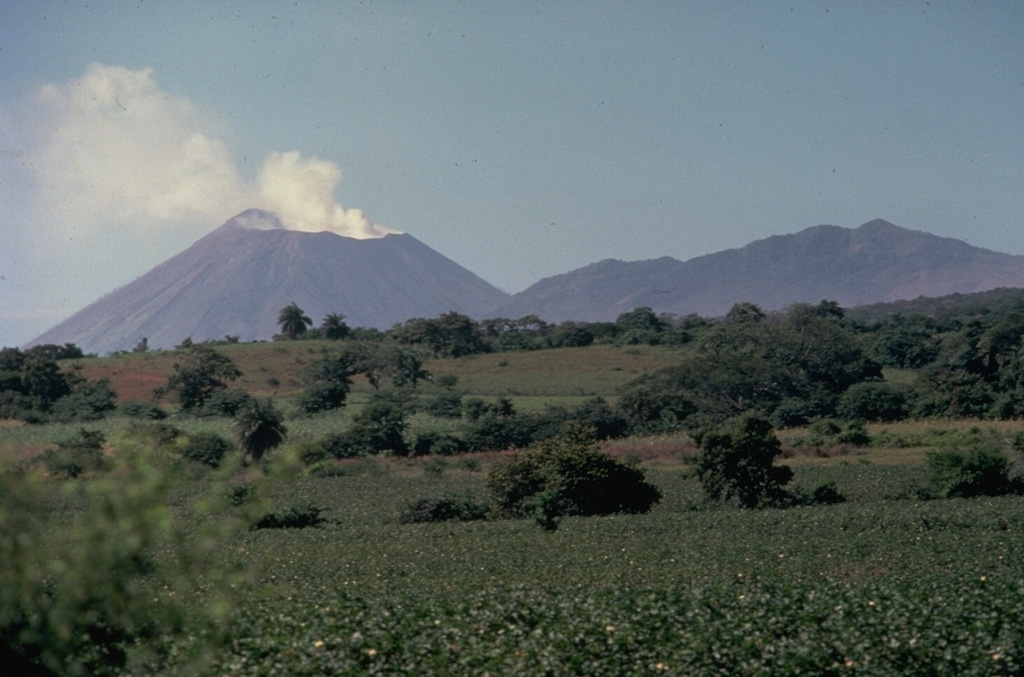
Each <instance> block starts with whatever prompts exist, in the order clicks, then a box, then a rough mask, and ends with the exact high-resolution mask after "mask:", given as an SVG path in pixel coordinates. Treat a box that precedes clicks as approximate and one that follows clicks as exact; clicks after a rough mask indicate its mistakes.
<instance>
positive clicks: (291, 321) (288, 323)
mask: <svg viewBox="0 0 1024 677" xmlns="http://www.w3.org/2000/svg"><path fill="white" fill-rule="evenodd" d="M277 323H278V324H279V325H281V333H282V334H284V335H285V336H287V337H288V338H290V339H292V340H295V339H297V338H298V337H299V336H300V335H301V334H305V333H306V327H307V326H312V325H313V320H311V319H309V317H307V316H306V313H305V311H304V310H302V308H299V306H297V305H296V304H295V302H294V301H292V302H291V304H289V305H287V306H285V307H284V308H282V309H281V312H280V313H279V314H278V316H277Z"/></svg>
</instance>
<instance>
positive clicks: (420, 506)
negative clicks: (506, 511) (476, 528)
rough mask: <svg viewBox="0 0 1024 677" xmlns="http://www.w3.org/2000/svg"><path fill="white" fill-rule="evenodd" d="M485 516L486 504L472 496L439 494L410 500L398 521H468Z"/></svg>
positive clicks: (409, 522) (408, 522) (406, 522)
mask: <svg viewBox="0 0 1024 677" xmlns="http://www.w3.org/2000/svg"><path fill="white" fill-rule="evenodd" d="M486 517H487V506H486V504H484V503H481V502H480V501H478V500H476V499H475V498H473V497H472V496H468V495H466V496H440V497H429V498H420V499H417V500H415V501H413V502H411V503H410V504H409V505H408V506H406V507H405V509H403V510H402V514H401V515H400V516H399V518H398V521H399V522H401V523H402V524H412V523H417V522H451V521H459V522H469V521H472V520H482V519H485V518H486Z"/></svg>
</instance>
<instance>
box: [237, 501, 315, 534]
mask: <svg viewBox="0 0 1024 677" xmlns="http://www.w3.org/2000/svg"><path fill="white" fill-rule="evenodd" d="M322 512H323V508H321V507H319V506H315V505H310V504H308V503H304V504H301V505H292V506H289V507H287V508H285V509H284V510H279V511H276V512H269V513H267V514H265V515H263V516H261V517H260V518H259V519H258V520H256V523H255V524H254V525H253V527H252V528H253V529H305V528H306V527H319V526H321V525H322V524H323V523H324V522H326V521H327V520H326V518H325V517H323V515H321V513H322Z"/></svg>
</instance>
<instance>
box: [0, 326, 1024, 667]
mask: <svg viewBox="0 0 1024 677" xmlns="http://www.w3.org/2000/svg"><path fill="white" fill-rule="evenodd" d="M223 350H225V351H228V352H233V355H234V359H236V361H237V362H238V364H239V365H240V366H241V368H242V370H243V373H244V374H245V376H244V377H243V379H242V381H243V382H244V385H245V386H246V387H247V388H249V387H251V390H252V391H254V392H257V393H259V394H261V395H270V394H272V393H273V392H275V391H276V397H277V398H278V399H279V401H283V402H285V404H284V405H283V406H284V407H285V408H286V410H287V407H288V406H289V405H288V404H287V401H286V398H287V397H288V396H289V395H290V394H294V393H296V392H297V391H298V385H297V383H298V382H297V381H295V383H292V380H294V379H295V378H296V374H297V372H298V370H300V369H301V366H302V363H303V362H304V361H306V360H307V359H312V358H313V357H315V355H316V354H317V352H318V350H319V348H318V347H316V346H312V347H311V346H308V345H300V346H288V347H287V349H285V350H281V346H277V345H275V344H262V345H258V346H227V347H225V348H223ZM311 350H312V351H313V352H310V351H311ZM673 355H674V353H673V351H672V349H669V348H659V347H649V346H645V347H639V348H632V347H631V348H621V347H614V346H593V347H590V348H584V349H560V350H552V351H538V352H535V353H510V354H489V355H480V356H476V357H472V358H463V359H458V360H451V359H449V360H442V359H438V360H431V361H429V362H428V364H427V367H428V369H430V370H431V372H432V373H434V374H435V375H437V374H452V375H455V376H457V377H458V383H459V386H460V388H461V389H462V390H463V391H464V392H465V393H466V394H467V395H471V396H474V397H482V398H484V399H486V400H488V401H493V400H496V399H497V398H499V397H508V398H510V399H511V401H512V402H513V403H514V405H515V407H516V408H517V410H522V411H533V410H538V411H539V410H541V409H543V408H545V407H547V406H550V405H552V404H574V403H578V402H580V401H582V400H583V399H585V398H587V397H591V396H594V395H599V396H603V397H606V398H609V399H611V398H614V397H615V395H616V393H617V388H618V386H620V385H621V384H622V383H625V382H627V381H628V380H630V379H632V378H633V377H635V376H636V375H638V374H642V373H647V372H650V371H652V370H654V369H657V368H658V367H660V366H664V365H665V364H668V363H671V361H672V359H673ZM79 363H80V364H82V366H83V371H84V372H85V373H87V374H88V375H89V377H90V378H97V377H100V376H106V377H108V378H110V379H111V381H112V383H113V384H114V387H115V389H117V390H118V392H119V394H121V399H123V400H124V399H147V398H148V397H149V394H148V392H147V393H142V389H143V385H142V384H145V388H149V389H151V388H152V387H154V386H155V385H159V384H160V383H161V382H163V381H164V380H166V377H167V374H168V373H169V371H170V369H171V368H172V367H171V365H172V363H173V355H161V354H152V355H142V356H140V355H128V356H119V357H116V358H104V359H100V360H92V359H83V360H80V361H79ZM268 379H276V382H277V383H278V386H277V388H276V389H274V388H270V386H268V385H267V380H268ZM132 384H135V386H133V385H132ZM261 384H262V385H261ZM136 386H137V387H138V389H139V393H140V394H138V395H137V397H136V396H135V395H131V396H129V397H125V395H124V394H123V393H122V390H123V389H124V390H125V392H131V388H132V387H136ZM435 391H436V386H434V385H431V384H424V385H423V386H422V389H421V391H420V396H421V397H429V396H430V395H432V394H433V393H434V392H435ZM371 392H372V388H371V387H370V385H369V384H368V383H366V382H365V381H362V380H360V381H357V383H356V386H355V388H354V389H353V392H352V394H351V395H350V397H349V401H348V404H347V406H346V407H345V408H344V409H342V410H340V411H338V412H335V413H326V414H322V415H318V416H313V417H307V418H294V417H293V418H288V419H287V420H286V421H285V423H286V425H287V427H288V432H289V438H288V443H287V444H286V445H285V446H284V447H282V448H281V449H279V450H277V451H276V452H275V453H274V455H273V456H272V457H271V459H270V462H269V463H268V464H267V465H266V466H265V467H263V468H262V469H261V468H256V467H251V466H249V467H246V466H242V465H240V464H238V463H234V464H228V465H227V466H226V467H224V468H221V469H219V470H215V469H212V468H203V467H200V466H198V465H195V464H193V465H189V464H184V463H182V462H181V461H180V459H178V458H172V457H171V456H169V455H167V454H166V453H163V452H147V451H145V450H144V449H142V448H141V447H142V446H144V445H143V444H142V443H141V442H140V441H139V438H138V437H137V431H138V430H139V425H140V424H139V422H138V421H133V420H132V419H128V418H125V417H122V416H111V417H108V418H105V419H103V420H101V421H97V422H95V423H89V424H86V425H85V427H87V428H89V429H95V430H99V431H100V432H102V433H103V435H104V437H105V438H106V439H107V441H108V445H107V453H108V454H109V455H110V456H111V461H112V462H115V463H114V465H113V467H112V469H111V470H109V471H108V472H106V473H97V474H95V475H91V474H86V475H83V476H82V477H79V478H77V479H73V480H57V479H55V478H47V477H43V478H38V477H37V478H35V479H32V480H31V481H29V479H31V478H29V479H26V478H23V477H22V476H21V475H17V474H16V473H15V474H11V473H7V474H5V475H4V476H3V477H2V478H0V479H2V481H3V482H4V485H3V487H0V489H3V490H4V491H5V492H7V493H6V494H5V502H4V503H2V504H0V508H2V509H0V526H4V528H5V529H7V530H8V531H7V532H0V535H2V533H16V534H20V536H18V538H20V539H22V540H20V541H19V540H18V539H17V538H16V539H14V540H12V541H10V542H6V541H4V542H0V545H3V546H4V547H5V548H6V549H4V550H2V551H0V552H2V553H6V556H9V557H10V558H11V560H12V561H11V562H7V563H5V564H8V565H11V566H13V565H14V564H17V565H18V566H19V567H21V566H26V567H27V570H31V566H38V567H43V568H44V569H45V570H46V571H47V572H48V574H47V577H46V578H45V581H44V582H45V586H44V590H45V591H48V592H45V593H40V594H44V597H45V595H51V596H52V597H50V598H48V599H52V600H54V601H53V602H52V607H51V611H50V613H51V614H52V615H53V618H57V619H58V620H59V618H61V614H68V615H69V617H74V616H75V615H76V614H84V613H89V611H88V610H89V609H92V608H93V607H94V606H96V605H101V606H102V605H103V604H105V603H106V602H103V601H102V600H105V599H109V598H110V593H109V590H111V589H112V587H113V588H116V589H117V590H119V591H120V593H121V594H124V595H125V597H126V599H128V600H130V601H129V602H127V603H126V604H125V608H124V609H120V608H118V609H116V610H115V611H108V612H109V613H112V614H115V616H116V614H117V613H122V612H123V613H125V614H128V613H129V612H130V611H131V610H132V609H135V608H136V606H134V605H140V608H143V609H149V608H150V607H149V606H148V605H153V608H154V609H156V610H157V611H153V613H154V614H156V615H154V618H160V619H165V616H163V615H159V614H166V619H169V620H161V621H160V622H159V623H156V624H155V625H154V626H153V627H156V628H166V629H165V630H161V631H159V632H155V633H152V634H150V635H145V633H144V632H143V630H145V628H146V627H148V626H145V625H144V626H143V627H142V629H141V630H139V632H140V633H142V634H140V636H142V635H145V639H144V640H142V639H140V640H138V643H137V645H136V646H135V649H136V650H137V651H136V653H133V654H132V657H131V658H130V660H128V661H127V665H128V668H127V670H128V672H130V673H131V674H190V675H191V674H209V675H223V674H231V675H326V674H352V675H365V674H379V675H582V674H585V675H796V674H806V675H830V674H831V675H893V674H901V675H1016V674H1022V673H1024V498H1022V497H1021V496H1003V497H993V498H986V497H982V498H971V499H931V500H927V499H926V498H925V497H923V495H922V493H921V491H920V489H921V487H923V486H924V485H925V484H926V483H927V480H928V478H927V469H926V464H925V459H926V457H927V454H928V453H929V452H930V451H932V450H935V449H939V448H944V447H948V446H950V445H957V444H960V443H963V444H967V443H968V442H970V441H971V440H974V439H979V438H985V439H991V440H997V441H1001V442H1002V443H1006V442H1007V440H1009V439H1011V438H1012V437H1013V436H1014V435H1015V434H1017V433H1018V432H1019V431H1020V429H1021V425H1020V423H1019V422H1012V421H1011V422H992V421H939V420H936V421H928V422H920V421H918V422H900V423H885V424H882V423H878V424H870V425H868V426H867V428H866V431H867V434H868V435H869V437H870V440H871V442H870V444H868V445H865V446H861V447H852V446H849V445H839V444H831V443H827V442H824V441H822V440H820V439H817V438H815V436H814V432H813V431H812V430H811V429H809V428H792V429H784V430H780V431H779V438H780V439H781V440H782V443H783V451H784V454H783V462H784V463H785V464H787V465H789V466H790V467H791V468H792V469H793V470H794V473H795V474H794V479H793V482H792V483H793V484H795V485H798V486H800V487H805V488H808V489H809V488H811V487H815V486H818V485H821V484H823V483H825V482H834V483H835V486H836V488H837V489H838V490H839V491H840V492H841V493H842V495H843V496H844V497H845V499H846V500H845V502H842V503H838V504H834V505H813V506H805V507H791V508H788V509H775V508H770V509H761V510H743V509H740V508H738V507H736V506H734V505H731V504H726V505H718V504H710V503H708V502H706V501H705V499H704V495H703V493H702V489H701V485H700V483H699V481H698V479H697V477H696V470H695V458H696V454H697V450H696V447H695V445H694V442H693V440H692V439H690V438H689V437H688V436H687V435H686V434H684V433H671V434H660V435H651V436H646V437H644V436H636V437H627V438H623V439H617V440H609V441H606V442H604V443H602V449H603V450H604V451H606V452H608V453H609V454H611V455H612V456H614V457H616V458H621V459H626V460H630V461H632V462H636V463H639V464H640V467H641V468H642V469H643V470H644V472H645V473H646V478H647V480H648V481H649V482H651V483H653V484H654V485H655V486H657V487H658V489H659V490H660V491H661V493H662V498H661V500H660V502H659V503H658V504H657V505H656V506H655V507H654V508H653V509H652V510H651V511H650V512H648V513H646V514H639V515H629V514H619V515H610V516H602V517H576V516H565V517H562V518H561V519H560V520H559V523H558V527H557V529H553V530H545V529H542V528H540V526H538V523H536V522H535V521H534V520H531V519H496V518H491V519H486V520H476V521H446V522H433V523H406V521H405V520H403V519H402V517H403V514H405V512H406V511H407V509H408V508H409V506H410V505H412V504H413V503H414V502H415V501H417V500H419V499H423V498H428V497H438V496H446V497H464V498H471V499H473V500H476V501H481V502H485V501H486V500H487V498H488V488H487V477H488V473H489V472H490V471H491V469H492V468H494V467H495V464H497V463H499V462H500V461H501V459H503V458H504V457H505V456H506V455H507V454H509V453H512V452H487V453H470V454H460V455H453V456H444V457H441V456H434V457H431V456H426V457H415V458H413V457H409V458H405V457H364V458H353V459H346V460H341V461H336V462H333V464H332V465H331V466H330V472H329V473H324V474H323V476H316V475H314V474H312V473H311V472H309V469H308V468H306V467H304V466H303V464H302V463H301V462H300V461H299V459H298V457H297V454H298V452H297V451H296V449H298V448H300V447H301V443H302V442H303V441H308V440H314V439H317V438H320V437H322V436H324V435H327V434H330V433H334V432H338V431H341V430H342V429H343V428H344V427H345V426H346V425H348V424H349V423H350V422H351V421H352V418H353V416H355V415H356V413H357V412H359V411H360V409H361V408H362V407H363V406H364V405H365V404H366V402H367V401H368V399H369V397H370V394H371ZM168 421H170V422H171V423H173V425H174V426H176V427H179V428H181V429H183V430H185V431H186V432H187V433H189V434H196V433H205V432H212V433H216V434H218V435H223V436H230V435H231V421H230V420H229V419H225V418H217V417H212V418H190V417H179V416H172V417H171V418H170V419H168ZM452 425H454V424H452V423H450V422H446V421H445V420H443V419H439V418H435V417H433V416H430V415H428V414H426V413H423V412H417V413H415V414H413V415H412V416H411V417H410V420H409V429H410V431H411V432H413V433H414V432H416V431H418V430H446V427H450V426H452ZM81 427H82V424H56V423H49V424H45V425H21V424H13V423H11V424H4V425H3V427H0V456H2V457H3V458H4V460H5V461H7V462H8V464H10V463H22V464H23V463H24V462H25V461H26V459H30V458H31V457H33V456H34V455H36V454H39V453H41V452H42V451H43V450H44V449H46V448H48V447H50V446H52V445H54V444H56V443H57V442H58V441H59V440H61V439H64V438H67V437H69V436H71V435H73V434H74V433H75V432H76V431H77V430H78V429H80V428H81ZM131 454H138V458H139V459H142V460H140V461H139V462H138V463H135V462H134V461H133V462H131V463H127V464H125V465H119V464H118V463H116V461H117V458H115V457H117V456H119V455H120V456H125V457H127V456H129V455H131ZM1013 460H1014V461H1015V462H1016V463H1017V464H1018V466H1019V463H1020V459H1019V458H1016V457H1014V459H1013ZM250 493H251V496H250V495H249V494H250ZM241 496H245V497H246V498H245V499H244V500H239V501H237V502H233V501H234V498H237V497H241ZM228 497H230V498H231V500H227V498H228ZM19 501H20V502H19ZM236 503H237V505H236ZM19 506H20V507H19ZM310 506H313V507H315V508H316V510H317V512H318V516H319V519H318V520H317V523H316V524H315V525H309V526H306V528H250V526H248V525H251V524H252V523H253V520H252V516H253V515H256V514H260V513H278V514H280V513H283V512H286V511H288V510H302V509H304V508H308V507H310ZM29 507H30V508H31V509H30V508H29ZM19 510H23V512H18V511H19ZM28 515H32V517H31V518H29V517H28ZM33 520H34V521H33ZM22 521H24V523H25V524H29V523H30V522H31V523H32V524H36V525H37V527H38V525H43V527H42V528H36V527H33V529H36V530H35V531H33V530H31V529H30V528H29V527H28V526H25V527H24V529H25V530H24V531H21V532H18V531H17V530H16V529H15V531H13V532H11V531H10V529H11V528H12V527H11V525H14V527H15V528H22V527H19V526H18V525H19V524H22ZM24 543H28V544H30V545H31V546H32V547H31V548H28V549H25V548H24V547H23V544H24ZM136 546H138V547H139V548H144V552H145V553H146V556H145V558H143V560H144V561H142V560H140V561H141V562H142V563H141V564H140V561H136V560H137V559H138V556H137V554H134V553H136V550H133V549H132V548H135V547H136ZM112 562H113V563H114V564H111V563H112ZM122 566H123V567H126V568H125V569H124V570H123V571H128V572H135V573H129V574H123V573H119V572H122V569H121V568H119V567H122ZM135 566H138V567H140V568H139V569H138V570H137V571H136V570H135V569H133V568H132V567H135ZM21 570H22V569H21V568H18V571H21ZM138 571H142V572H143V575H142V576H141V577H138V576H136V574H137V573H138ZM19 575H21V574H19ZM121 575H124V576H125V580H126V581H128V582H127V583H125V584H124V587H123V588H120V587H117V586H118V585H119V583H118V580H119V579H118V577H119V576H121ZM5 580H14V581H21V580H22V579H20V578H17V577H15V578H14V579H10V578H8V579H5ZM62 590H63V591H64V592H63V593H60V591H62ZM55 591H56V592H55ZM58 593H60V594H58ZM11 594H13V593H10V594H7V596H5V593H3V592H0V620H2V613H3V611H4V607H3V605H4V604H11V603H13V602H12V600H13V597H11V596H10V595H11ZM62 595H63V596H62ZM90 605H93V606H90ZM103 608H107V607H103ZM158 612H159V613H158ZM146 613H149V612H148V611H147V612H146ZM55 623H56V621H55ZM161 623H162V624H163V625H161ZM5 640H9V638H5ZM54 641H58V640H54ZM59 641H62V642H63V641H67V642H71V641H72V639H67V638H59ZM89 665H92V666H94V665H95V663H93V664H89ZM74 667H76V666H75V665H70V666H65V668H67V669H66V670H65V671H67V672H73V669H72V668H74ZM78 667H81V666H78ZM82 669H83V671H84V672H88V671H89V670H88V669H86V668H82Z"/></svg>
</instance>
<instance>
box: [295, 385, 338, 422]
mask: <svg viewBox="0 0 1024 677" xmlns="http://www.w3.org/2000/svg"><path fill="white" fill-rule="evenodd" d="M347 397H348V388H347V387H346V386H343V385H339V384H337V383H327V382H318V383H313V384H312V385H309V386H307V387H306V388H305V389H304V390H303V391H302V393H301V394H300V395H299V397H298V400H297V401H296V404H297V405H298V407H299V411H301V412H302V413H303V414H307V415H311V414H318V413H320V412H322V411H330V410H332V409H337V408H339V407H341V406H343V405H344V404H345V399H346V398H347Z"/></svg>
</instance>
